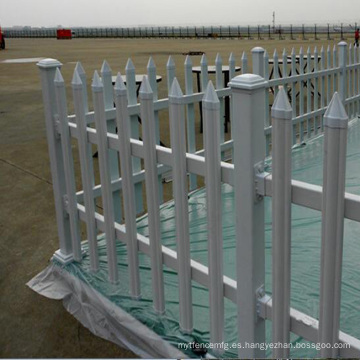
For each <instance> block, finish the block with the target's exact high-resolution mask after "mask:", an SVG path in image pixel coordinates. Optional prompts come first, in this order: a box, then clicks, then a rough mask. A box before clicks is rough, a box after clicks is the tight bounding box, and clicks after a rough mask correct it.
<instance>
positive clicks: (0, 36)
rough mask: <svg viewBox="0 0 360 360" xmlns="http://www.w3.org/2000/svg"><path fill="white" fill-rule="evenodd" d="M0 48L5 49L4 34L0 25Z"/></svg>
mask: <svg viewBox="0 0 360 360" xmlns="http://www.w3.org/2000/svg"><path fill="white" fill-rule="evenodd" d="M0 49H2V50H4V49H5V36H4V34H3V32H2V30H1V27H0Z"/></svg>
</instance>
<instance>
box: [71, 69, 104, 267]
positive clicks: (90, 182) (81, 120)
mask: <svg viewBox="0 0 360 360" xmlns="http://www.w3.org/2000/svg"><path fill="white" fill-rule="evenodd" d="M71 87H72V90H73V98H74V107H75V117H76V126H77V133H78V147H79V155H80V168H81V180H82V184H83V188H84V204H85V216H86V234H87V238H88V241H89V254H90V269H91V271H94V272H96V271H98V270H99V254H98V249H97V232H96V222H95V199H94V193H93V188H94V184H95V181H94V166H93V158H92V149H91V144H90V143H89V142H88V134H87V122H86V117H85V111H86V109H87V106H86V104H84V99H85V95H84V92H85V85H84V81H83V79H81V77H80V74H79V73H78V71H77V69H76V68H75V71H74V76H73V79H72V82H71ZM86 103H87V100H86Z"/></svg>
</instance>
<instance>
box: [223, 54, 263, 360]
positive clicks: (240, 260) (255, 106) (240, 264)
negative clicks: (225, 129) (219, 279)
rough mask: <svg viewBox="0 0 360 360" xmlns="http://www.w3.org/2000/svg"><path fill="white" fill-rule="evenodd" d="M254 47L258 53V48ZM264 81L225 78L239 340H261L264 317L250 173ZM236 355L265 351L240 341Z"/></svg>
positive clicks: (258, 145)
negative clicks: (228, 97) (259, 306)
mask: <svg viewBox="0 0 360 360" xmlns="http://www.w3.org/2000/svg"><path fill="white" fill-rule="evenodd" d="M257 53H260V54H263V50H261V51H258V52H257ZM260 56H262V55H260ZM258 62H259V61H258ZM258 67H260V68H261V65H260V66H258ZM258 70H260V69H258ZM266 84H267V82H266V81H265V80H264V79H263V78H262V77H260V76H258V75H254V74H244V75H240V76H237V77H235V78H234V79H232V80H231V82H230V87H231V90H232V99H233V102H232V106H233V115H234V118H233V139H234V167H235V170H234V188H235V204H236V209H235V216H236V218H235V223H236V256H237V306H238V333H239V335H238V336H239V341H240V342H241V343H242V344H243V345H244V344H245V342H248V343H261V342H264V341H265V321H264V320H263V319H261V318H260V317H259V316H258V314H257V311H256V308H257V297H259V296H262V294H263V292H264V282H265V244H264V242H265V240H264V237H265V229H264V201H263V198H262V197H261V196H260V197H259V196H257V195H256V185H255V176H254V175H255V173H257V172H262V170H263V161H264V158H265V136H264V118H265V89H266ZM239 357H250V358H254V357H257V358H258V357H260V358H264V357H265V351H263V350H261V349H259V348H256V349H250V348H244V347H243V348H241V349H239Z"/></svg>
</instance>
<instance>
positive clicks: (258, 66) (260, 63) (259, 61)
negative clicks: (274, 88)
mask: <svg viewBox="0 0 360 360" xmlns="http://www.w3.org/2000/svg"><path fill="white" fill-rule="evenodd" d="M264 53H265V50H264V49H263V48H262V47H255V48H253V49H252V50H251V55H252V62H253V73H254V74H256V75H259V76H261V77H262V78H263V77H264V71H265V67H264ZM274 67H275V64H274Z"/></svg>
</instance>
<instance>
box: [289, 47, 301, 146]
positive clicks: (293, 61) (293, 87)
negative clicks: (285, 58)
mask: <svg viewBox="0 0 360 360" xmlns="http://www.w3.org/2000/svg"><path fill="white" fill-rule="evenodd" d="M296 74H297V72H296V53H295V49H294V48H292V50H291V75H292V76H295V75H296ZM296 103H297V101H296V81H292V82H291V106H292V117H293V119H294V118H296V115H297V111H296ZM299 126H300V125H299ZM297 127H298V125H297V124H294V125H293V131H292V134H293V140H292V142H293V145H295V144H296V142H297V137H296V136H297Z"/></svg>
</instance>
